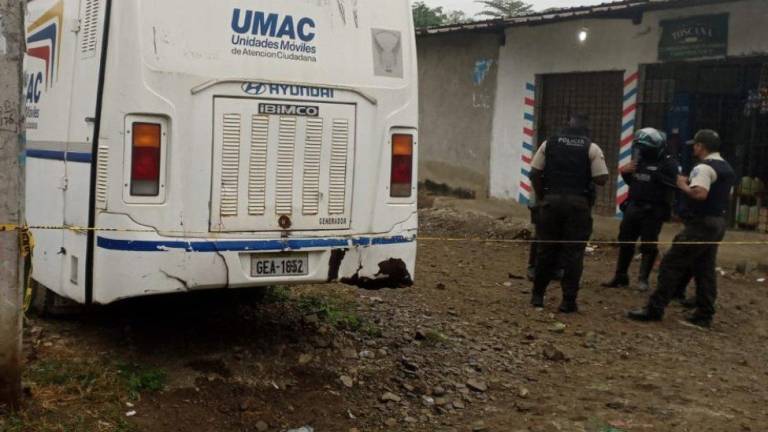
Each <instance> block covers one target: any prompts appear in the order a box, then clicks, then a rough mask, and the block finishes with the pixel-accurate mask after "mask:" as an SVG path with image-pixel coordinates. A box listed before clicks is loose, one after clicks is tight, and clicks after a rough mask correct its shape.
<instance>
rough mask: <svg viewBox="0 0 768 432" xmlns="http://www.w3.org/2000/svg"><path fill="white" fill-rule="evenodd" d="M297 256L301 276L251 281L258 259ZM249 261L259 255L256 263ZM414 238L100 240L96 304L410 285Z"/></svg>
mask: <svg viewBox="0 0 768 432" xmlns="http://www.w3.org/2000/svg"><path fill="white" fill-rule="evenodd" d="M292 256H296V257H299V256H300V257H302V258H303V259H304V260H305V262H306V263H307V264H308V269H307V270H306V274H304V275H300V276H276V277H273V276H266V277H265V276H254V272H253V271H252V266H253V265H254V264H253V263H254V262H255V261H259V260H260V259H261V258H263V257H292ZM254 257H256V258H255V259H254ZM415 264H416V232H415V230H414V231H412V232H406V233H404V234H400V235H396V236H355V237H333V238H306V239H284V240H216V239H206V240H201V239H195V240H190V241H187V240H177V239H163V238H153V239H146V240H138V241H137V240H119V239H113V238H106V237H99V238H98V239H97V252H96V259H95V261H94V279H93V280H94V284H93V301H94V303H97V304H109V303H112V302H115V301H118V300H122V299H127V298H133V297H141V296H149V295H158V294H170V293H178V292H189V291H195V290H207V289H220V288H251V287H265V286H272V285H299V284H317V283H327V282H337V281H338V282H342V283H346V284H350V285H355V286H358V287H361V288H365V289H379V288H400V287H407V286H410V285H412V284H413V276H414V269H415Z"/></svg>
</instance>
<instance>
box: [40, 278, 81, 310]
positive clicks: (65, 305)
mask: <svg viewBox="0 0 768 432" xmlns="http://www.w3.org/2000/svg"><path fill="white" fill-rule="evenodd" d="M30 288H31V289H32V297H31V299H30V303H29V310H30V311H31V312H32V313H34V314H35V315H37V316H38V317H41V318H64V317H71V316H75V315H79V314H81V313H82V312H83V305H80V304H78V303H75V302H73V301H72V300H69V299H66V298H64V297H62V296H60V295H58V294H56V293H55V292H53V291H51V290H49V289H48V288H46V287H45V285H43V284H41V283H39V282H37V281H35V280H34V279H33V280H31V281H30Z"/></svg>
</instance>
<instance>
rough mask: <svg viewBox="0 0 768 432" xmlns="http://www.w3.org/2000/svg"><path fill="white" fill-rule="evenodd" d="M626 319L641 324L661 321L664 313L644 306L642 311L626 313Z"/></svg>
mask: <svg viewBox="0 0 768 432" xmlns="http://www.w3.org/2000/svg"><path fill="white" fill-rule="evenodd" d="M627 318H629V319H631V320H633V321H641V322H650V321H661V320H662V319H663V318H664V311H662V310H659V309H656V308H654V307H651V306H646V307H644V308H642V309H637V310H633V311H630V312H627Z"/></svg>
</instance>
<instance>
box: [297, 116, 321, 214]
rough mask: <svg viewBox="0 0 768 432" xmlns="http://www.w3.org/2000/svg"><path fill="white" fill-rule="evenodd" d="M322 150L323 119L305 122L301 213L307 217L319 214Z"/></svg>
mask: <svg viewBox="0 0 768 432" xmlns="http://www.w3.org/2000/svg"><path fill="white" fill-rule="evenodd" d="M322 150H323V119H309V120H307V136H306V141H305V142H304V176H303V185H302V203H301V204H302V212H303V213H304V214H305V215H308V216H314V215H317V214H318V213H319V212H320V158H321V156H322Z"/></svg>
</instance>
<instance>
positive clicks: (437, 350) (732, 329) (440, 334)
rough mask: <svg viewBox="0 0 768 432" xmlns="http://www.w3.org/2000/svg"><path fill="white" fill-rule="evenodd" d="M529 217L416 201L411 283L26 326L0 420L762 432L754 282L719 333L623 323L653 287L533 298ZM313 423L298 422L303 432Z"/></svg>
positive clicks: (137, 307)
mask: <svg viewBox="0 0 768 432" xmlns="http://www.w3.org/2000/svg"><path fill="white" fill-rule="evenodd" d="M524 215H525V212H519V214H518V215H517V216H514V215H512V216H508V217H503V216H498V215H494V216H488V215H483V214H479V213H477V212H464V211H461V210H457V209H455V208H451V209H446V208H430V209H423V210H422V235H423V236H424V237H429V238H440V237H452V238H472V239H474V240H473V241H461V242H447V241H443V240H437V239H431V240H423V241H421V242H420V244H419V248H420V249H419V262H418V269H417V278H416V285H415V286H414V287H412V288H409V289H402V290H382V291H371V292H366V291H359V290H357V289H355V288H351V287H347V286H342V285H326V286H309V287H301V288H293V289H290V290H288V289H280V288H278V289H274V290H271V291H270V292H269V293H268V295H267V297H266V298H265V299H259V298H256V297H258V296H257V295H256V293H253V292H242V293H222V292H212V293H200V294H196V295H187V296H181V297H179V296H176V297H168V298H151V299H143V300H140V301H133V302H129V303H123V304H120V305H116V306H113V307H109V308H106V309H103V310H100V311H96V312H94V313H91V314H88V315H85V316H81V317H77V318H76V319H71V320H68V321H54V320H43V319H38V318H31V319H30V320H29V321H28V323H27V324H28V325H27V339H26V344H25V348H26V353H27V358H28V360H29V361H28V367H27V373H26V379H25V383H26V386H27V391H28V397H27V403H26V407H25V410H24V411H23V412H22V413H19V414H16V415H14V416H11V415H6V416H4V417H2V416H0V430H2V431H13V432H16V431H65V430H66V431H70V430H72V431H80V430H82V431H94V430H95V431H151V432H164V431H288V430H296V429H299V428H301V427H304V426H307V427H309V428H312V429H313V430H314V431H341V432H353V431H358V432H367V431H482V430H489V431H511V432H516V431H520V432H523V431H527V432H535V431H589V432H609V431H614V432H615V431H626V432H629V431H664V432H668V431H669V432H671V431H680V432H683V431H690V432H694V431H696V432H703V431H717V432H722V431H764V430H767V429H768V406H766V404H765V401H766V400H768V367H767V366H766V365H767V364H768V348H767V347H768V344H767V343H766V342H768V319H766V314H765V313H764V311H765V310H766V307H767V306H768V299H767V297H766V292H767V291H768V287H767V286H766V284H765V283H764V282H758V279H760V278H762V277H763V275H761V274H748V275H736V274H733V273H731V272H730V271H728V270H725V271H724V272H723V273H724V274H723V276H722V277H721V279H720V283H721V300H720V310H719V314H718V316H717V320H716V323H715V325H714V327H713V329H712V330H710V331H704V330H700V329H696V328H692V327H690V326H686V325H684V324H683V323H682V321H681V320H682V318H683V317H684V311H683V309H682V308H680V307H677V306H673V307H671V308H670V311H669V314H668V316H667V319H666V320H665V321H664V322H663V323H660V324H651V325H642V324H637V323H632V322H629V321H627V320H626V319H624V317H623V314H624V312H625V311H626V310H627V309H629V308H632V307H635V306H639V305H641V304H642V303H643V302H644V300H645V298H646V295H645V294H642V293H638V292H635V291H632V290H609V289H603V288H599V282H600V281H602V280H603V279H605V278H607V277H609V276H610V273H611V271H612V268H613V259H614V254H615V252H614V251H613V250H611V249H598V250H597V251H595V252H594V253H592V254H590V255H589V257H588V258H587V270H586V274H585V281H584V288H583V293H582V297H581V306H582V310H581V312H580V313H578V314H576V315H572V316H564V315H561V314H558V313H556V307H557V304H558V302H559V292H558V291H559V290H558V289H557V288H558V287H556V286H553V287H551V289H550V292H549V295H548V302H547V305H546V307H545V308H544V309H543V310H535V309H532V308H530V307H529V306H528V300H529V295H530V284H529V282H527V281H526V280H524V279H522V278H521V276H523V275H525V265H526V264H525V263H526V259H527V255H526V253H527V248H526V247H524V246H523V245H518V244H507V243H503V242H496V241H484V240H483V239H500V238H510V239H512V238H527V237H528V236H529V235H530V233H529V231H528V225H527V221H526V220H525V218H524ZM308 430H310V429H304V431H308Z"/></svg>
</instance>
